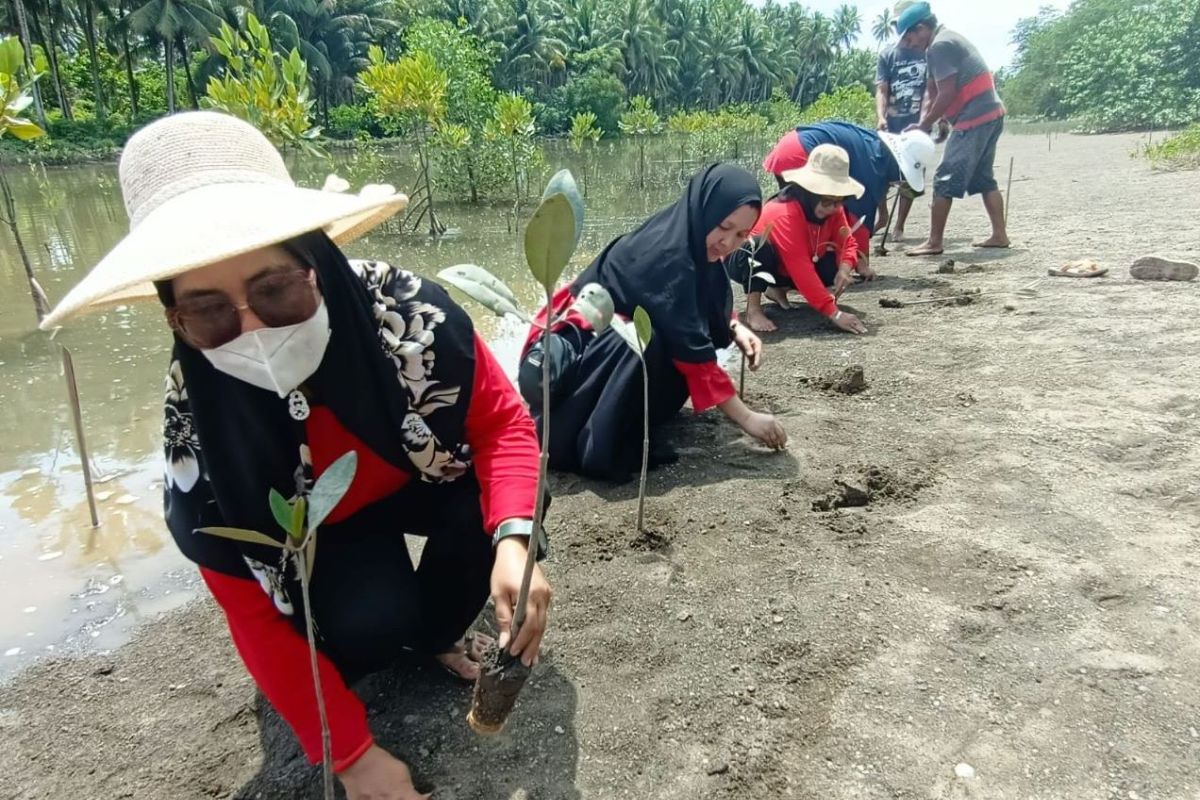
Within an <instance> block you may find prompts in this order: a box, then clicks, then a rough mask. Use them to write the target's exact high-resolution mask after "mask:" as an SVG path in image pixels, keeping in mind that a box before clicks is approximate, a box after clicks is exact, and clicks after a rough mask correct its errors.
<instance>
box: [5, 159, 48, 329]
mask: <svg viewBox="0 0 1200 800" xmlns="http://www.w3.org/2000/svg"><path fill="white" fill-rule="evenodd" d="M0 201H2V202H3V206H4V222H5V224H6V225H8V229H9V230H10V231H12V236H13V241H15V242H16V243H17V253H18V254H19V255H20V256H21V264H22V265H24V267H25V278H26V279H27V280H28V281H29V294H30V296H32V297H33V310H34V313H36V314H37V318H38V322H41V321H42V318H43V317H44V316H46V315H47V314H49V313H50V308H49V306H48V304H47V303H46V295H45V293H43V292H42V290H41V288H40V287H39V286H38V283H37V280H36V279H35V278H34V277H33V264H32V263H31V262H30V260H29V253H28V252H27V251H26V250H25V242H24V241H23V240H22V239H21V231H20V230H19V229H18V228H17V204H16V201H15V200H14V199H13V193H12V188H11V187H10V186H9V185H8V176H7V175H6V174H5V173H4V165H3V163H0Z"/></svg>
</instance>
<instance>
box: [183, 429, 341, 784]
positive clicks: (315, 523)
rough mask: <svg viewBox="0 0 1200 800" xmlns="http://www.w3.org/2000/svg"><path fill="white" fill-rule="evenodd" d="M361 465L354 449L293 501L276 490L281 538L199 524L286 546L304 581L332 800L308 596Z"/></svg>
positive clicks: (286, 556) (216, 532)
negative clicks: (321, 537) (329, 528)
mask: <svg viewBox="0 0 1200 800" xmlns="http://www.w3.org/2000/svg"><path fill="white" fill-rule="evenodd" d="M357 468H358V454H357V453H355V452H354V451H353V450H351V451H350V452H349V453H346V454H345V455H343V456H342V457H341V458H339V459H338V460H337V461H334V462H333V463H332V464H330V465H329V467H328V468H327V469H326V470H325V471H324V472H322V473H321V477H320V478H318V479H317V481H316V483H315V484H314V485H313V487H312V489H310V490H308V491H306V492H305V491H301V492H298V493H297V495H296V497H295V498H294V499H292V500H288V499H286V498H285V497H284V496H283V495H281V494H280V493H279V492H277V491H275V490H274V489H272V490H271V492H270V494H269V495H268V497H267V502H268V503H269V504H270V507H271V515H272V516H273V517H274V518H275V522H276V524H277V525H279V527H280V528H282V529H283V531H284V537H283V539H282V541H281V540H279V539H276V538H274V537H272V536H268V535H267V534H265V533H259V532H258V531H250V530H246V529H244V528H223V527H210V528H200V529H199V531H200V533H206V534H209V535H210V536H220V537H223V538H225V539H232V540H234V541H238V542H246V543H247V544H257V545H263V546H266V547H274V548H276V549H278V550H281V551H282V554H281V556H280V558H281V560H282V562H283V563H284V566H286V564H287V563H289V562H290V563H291V565H292V567H293V569H295V572H296V578H297V579H298V580H299V581H300V595H301V597H302V598H303V601H304V630H305V633H306V634H307V635H308V655H309V668H310V669H311V670H312V679H313V690H314V691H315V693H316V699H317V715H318V716H319V717H320V720H321V767H322V781H323V787H324V792H325V793H324V797H325V800H333V748H332V743H331V741H330V735H329V718H328V717H327V716H326V713H325V696H324V694H323V693H322V692H321V673H320V670H319V669H318V666H317V640H316V628H315V626H314V623H313V618H312V605H311V603H310V601H309V584H310V582H311V581H312V572H313V567H314V566H315V565H316V559H317V529H318V528H319V527H320V526H321V523H323V522H324V521H325V518H326V517H328V516H329V513H330V512H331V511H333V509H334V508H335V507H337V504H338V503H339V502H341V499H342V497H343V496H345V494H346V491H347V490H348V489H349V488H350V484H351V483H352V482H353V481H354V473H355V470H357Z"/></svg>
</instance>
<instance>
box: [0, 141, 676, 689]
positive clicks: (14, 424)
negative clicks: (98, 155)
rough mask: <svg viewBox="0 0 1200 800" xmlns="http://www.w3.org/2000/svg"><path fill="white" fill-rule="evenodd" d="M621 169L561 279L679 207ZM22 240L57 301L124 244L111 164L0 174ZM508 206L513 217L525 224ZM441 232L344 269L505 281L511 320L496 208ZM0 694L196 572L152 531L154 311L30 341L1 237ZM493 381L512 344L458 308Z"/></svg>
mask: <svg viewBox="0 0 1200 800" xmlns="http://www.w3.org/2000/svg"><path fill="white" fill-rule="evenodd" d="M334 161H335V162H336V168H335V169H336V171H337V173H338V174H339V175H342V176H343V177H345V178H347V180H349V181H350V183H351V185H352V187H354V188H355V189H356V188H357V187H358V186H360V185H362V184H363V183H367V182H390V183H393V184H395V185H396V186H398V187H400V188H407V187H409V184H410V181H411V176H412V170H411V167H410V157H409V155H408V154H407V153H405V152H403V151H399V150H391V151H382V152H369V153H355V154H352V155H351V154H345V153H341V154H334ZM546 161H547V165H548V169H547V172H546V173H545V174H544V175H542V176H535V178H534V179H533V180H532V184H533V185H534V187H538V186H540V185H542V184H543V183H544V181H545V179H546V178H547V177H548V175H549V172H550V169H557V168H560V167H570V168H572V169H574V171H575V172H576V174H577V175H578V174H579V172H580V169H579V164H578V160H577V157H576V156H575V155H574V154H573V153H571V152H570V151H569V150H566V149H565V148H557V147H554V146H551V147H550V148H548V150H547V154H546ZM636 163H637V159H636V158H628V157H627V156H626V153H625V152H624V151H623V150H622V149H621V148H620V147H617V146H612V145H609V144H605V145H602V147H601V148H600V150H599V152H598V153H597V154H596V155H595V156H594V159H593V168H592V173H593V174H594V175H595V176H597V177H593V178H592V179H591V181H590V185H589V187H588V190H589V191H588V194H589V196H588V198H587V209H588V217H587V223H586V226H585V232H584V239H583V241H582V243H581V244H580V247H579V251H578V255H577V257H576V260H575V263H574V264H573V265H572V266H571V267H569V268H568V275H570V274H574V272H576V271H578V270H579V269H581V268H582V267H583V266H585V265H586V264H587V262H588V261H589V260H590V259H591V258H592V257H593V256H594V255H595V254H596V253H598V252H599V251H600V249H601V248H602V247H603V246H604V244H605V243H607V242H608V241H609V240H610V239H611V238H612V237H613V236H615V235H617V234H619V233H621V232H624V231H626V230H629V229H631V228H632V227H634V226H636V225H637V224H638V223H639V222H640V221H641V220H642V219H644V218H645V217H646V216H647V215H648V213H649V212H651V211H653V210H654V209H656V208H658V207H659V206H661V205H663V204H665V203H666V202H668V201H670V200H671V199H673V197H674V196H675V195H676V193H677V192H678V191H679V181H678V166H677V165H672V164H670V162H669V160H668V156H666V154H665V151H664V156H663V160H662V161H657V162H652V167H653V165H655V164H657V167H656V168H657V170H658V172H657V173H656V174H655V176H654V177H655V185H654V186H653V187H652V188H649V189H646V190H641V189H637V188H636V179H635V176H634V174H633V172H632V170H634V169H636ZM8 169H9V171H10V178H11V179H12V181H13V183H14V185H15V189H16V194H17V203H18V218H19V225H20V231H21V234H22V237H23V239H24V241H25V246H26V249H27V250H28V252H29V256H30V258H31V261H32V262H33V269H34V272H35V274H36V275H37V277H38V279H39V281H40V282H41V284H42V285H43V287H44V288H45V290H46V292H47V294H48V295H49V296H50V298H51V300H52V301H54V300H57V299H58V298H61V297H62V296H63V294H64V293H65V292H66V291H67V289H68V288H69V287H70V286H71V285H73V284H74V282H76V281H77V280H78V279H79V278H80V277H82V276H83V275H84V274H85V273H86V272H87V270H88V269H89V268H90V267H91V266H92V265H93V264H94V263H95V262H96V261H97V260H98V259H99V258H100V256H102V255H103V253H104V252H106V251H107V250H108V249H109V248H110V247H112V245H113V244H115V243H116V242H117V241H118V240H119V239H120V237H121V236H122V235H124V233H125V231H126V225H127V223H126V216H125V211H124V207H123V205H122V202H121V198H120V193H119V189H118V184H117V171H116V165H115V164H104V165H86V166H73V167H61V168H46V169H44V170H43V169H41V168H40V167H39V168H29V167H9V168H8ZM292 169H293V172H294V174H295V175H296V176H297V179H298V182H300V183H301V184H303V185H307V186H320V185H321V183H322V182H323V180H324V176H325V175H326V174H327V173H328V172H329V171H330V166H329V164H328V162H322V161H319V160H317V159H309V158H304V159H294V161H293V164H292ZM532 206H533V201H532V200H529V201H527V202H526V203H525V206H524V207H523V210H522V212H521V217H522V218H524V217H526V216H527V215H528V214H529V213H530V212H531V210H532ZM442 215H443V216H444V218H445V221H446V222H447V223H448V224H449V225H450V226H451V227H452V228H456V229H458V231H457V233H455V234H454V235H451V236H448V237H446V238H444V239H442V240H441V241H437V242H434V241H431V240H429V239H428V238H426V237H425V236H423V235H420V234H412V233H404V232H401V231H400V230H399V229H398V227H397V226H396V225H391V226H389V227H387V228H386V229H380V230H378V231H375V232H373V233H372V234H371V235H369V236H368V237H366V238H364V239H363V240H360V241H359V242H356V243H355V244H354V245H352V246H351V247H349V248H348V252H349V254H350V255H351V256H352V257H353V256H360V257H368V256H369V257H375V258H381V259H385V260H389V261H391V262H393V263H398V264H402V265H404V266H406V267H409V268H412V269H416V270H417V271H419V272H421V273H422V274H425V275H433V274H435V273H436V272H437V271H438V270H439V269H441V268H443V267H446V266H450V265H452V264H457V263H462V262H472V263H478V264H481V265H483V266H485V267H487V268H489V269H491V270H493V271H494V272H495V273H496V274H497V275H500V276H501V277H503V278H504V279H505V280H507V281H508V282H509V283H510V285H511V286H512V287H513V289H514V291H515V292H516V293H517V295H518V296H519V297H520V298H521V300H522V302H523V303H524V305H525V306H526V307H527V308H533V307H535V306H536V305H537V298H538V297H539V292H540V289H538V288H537V287H536V285H535V284H533V282H532V280H531V279H530V278H529V277H528V274H527V272H526V271H525V267H524V258H523V252H522V247H521V240H520V238H519V236H517V235H516V234H514V233H511V232H510V227H511V216H512V215H511V203H497V204H494V205H477V206H472V205H446V206H444V212H443V214H442ZM0 264H2V265H3V266H2V269H0V409H2V411H0V442H3V447H2V448H0V676H4V675H7V674H11V673H12V672H13V671H14V669H16V668H19V667H21V666H24V665H27V664H29V663H30V662H31V661H32V659H34V658H36V657H37V656H38V655H39V654H44V653H46V652H51V651H62V650H63V649H72V650H77V649H79V648H89V649H91V648H99V649H106V648H111V647H113V646H115V645H116V644H118V643H120V641H121V640H122V639H123V637H124V636H125V635H127V633H128V631H129V629H130V628H131V626H132V624H133V623H135V622H136V621H137V620H138V619H139V618H142V617H145V616H147V615H152V614H155V613H157V612H159V611H161V610H164V609H166V608H170V607H172V606H174V605H176V604H179V603H181V602H183V601H184V600H186V599H188V598H189V597H191V596H192V595H193V593H194V592H195V591H196V585H197V580H198V579H197V576H196V573H195V570H194V569H193V568H192V567H191V566H190V565H188V564H187V563H186V562H185V561H184V560H183V559H182V557H180V556H179V555H178V553H177V552H176V550H175V547H174V545H173V543H172V542H171V540H170V537H169V535H167V533H166V529H165V526H164V524H163V521H162V513H161V475H162V466H161V450H160V442H159V435H160V426H161V401H162V387H163V377H164V373H165V368H166V359H167V352H168V346H169V342H170V336H169V334H168V332H167V330H166V327H165V325H164V324H163V323H162V312H161V309H160V308H159V307H158V306H157V304H154V303H145V304H142V305H135V306H127V307H126V306H122V307H118V308H115V309H111V310H107V311H105V312H103V313H98V314H94V315H91V316H88V317H84V318H82V319H80V320H78V321H74V322H72V323H71V324H70V325H69V326H68V327H67V328H65V329H63V330H62V331H60V332H59V334H58V335H57V337H56V339H55V341H53V342H52V341H51V340H50V338H49V337H48V336H47V335H46V334H43V333H40V332H38V331H37V330H36V325H35V316H34V312H33V306H32V302H31V300H30V296H29V289H28V285H27V283H26V279H25V276H24V271H23V268H22V266H21V261H20V259H19V257H18V254H17V250H16V247H15V243H14V241H13V239H12V237H11V235H10V233H9V231H8V230H7V229H6V228H5V229H3V230H0ZM466 305H467V307H468V308H469V309H470V310H471V313H472V314H473V315H474V316H475V319H476V321H477V323H478V325H479V327H480V329H481V330H482V331H483V332H484V335H485V336H486V337H487V338H488V340H489V341H490V342H492V343H493V347H494V348H495V349H496V350H497V353H498V354H499V355H500V357H501V359H502V360H503V361H504V362H505V364H506V366H508V367H509V368H510V369H511V368H513V367H514V366H515V358H516V342H517V336H518V334H519V333H520V331H519V329H518V327H517V326H515V325H513V324H511V321H504V322H502V321H500V320H497V319H496V318H494V317H491V316H490V315H487V314H486V313H483V312H482V311H481V309H480V308H479V307H478V306H475V305H474V304H472V303H469V302H468V303H466ZM56 343H60V344H64V345H66V346H67V347H69V348H70V349H71V351H72V353H73V354H74V360H75V367H76V371H77V374H78V380H79V391H80V395H81V398H82V402H83V407H84V425H85V429H86V435H87V445H88V448H89V450H90V452H91V455H92V463H93V472H94V473H95V474H96V475H97V477H98V479H99V481H100V482H99V483H98V484H97V487H96V488H97V492H98V497H99V498H101V500H100V502H99V510H100V518H101V526H100V527H99V528H95V529H93V528H92V526H91V523H90V520H89V519H88V511H87V503H86V497H85V494H84V487H83V476H82V471H81V468H80V465H79V457H78V455H77V451H76V445H75V440H74V435H73V433H72V429H71V417H70V411H69V408H68V406H67V403H66V389H65V384H64V381H63V379H62V376H61V368H60V362H59V355H58V351H57V348H56Z"/></svg>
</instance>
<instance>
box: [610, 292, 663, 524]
mask: <svg viewBox="0 0 1200 800" xmlns="http://www.w3.org/2000/svg"><path fill="white" fill-rule="evenodd" d="M612 327H613V330H615V331H616V332H617V334H618V335H619V336H620V337H621V338H622V339H624V340H625V344H627V345H629V348H630V349H631V350H633V352H635V353H637V357H638V361H640V362H641V363H642V476H641V479H640V480H639V481H638V513H637V529H638V533H645V532H646V527H645V525H644V524H643V520H644V519H645V511H646V472H647V471H648V470H649V468H650V371H649V370H648V369H647V368H646V348H647V347H649V346H650V338H651V337H652V336H653V335H654V329H653V327H652V326H651V324H650V315H649V314H647V313H646V309H644V308H642V307H641V306H638V307H637V308H635V309H634V310H633V322H626V321H625V320H624V319H621V318H620V317H613V320H612Z"/></svg>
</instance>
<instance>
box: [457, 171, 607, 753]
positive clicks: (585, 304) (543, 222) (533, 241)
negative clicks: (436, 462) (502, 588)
mask: <svg viewBox="0 0 1200 800" xmlns="http://www.w3.org/2000/svg"><path fill="white" fill-rule="evenodd" d="M582 233H583V198H581V197H580V196H579V189H578V187H577V186H576V185H575V179H574V178H573V177H572V176H571V173H570V172H569V171H568V170H561V171H559V172H558V173H556V174H555V175H554V177H553V178H551V179H550V182H549V183H548V184H547V185H546V190H545V191H544V192H543V193H542V199H541V202H540V204H539V205H538V207H537V210H535V211H534V213H533V217H532V218H531V219H530V220H529V224H528V225H527V226H526V228H525V261H526V263H527V264H528V266H529V272H530V273H531V274H532V275H533V277H534V280H536V281H537V283H538V284H539V285H540V286H541V287H542V290H543V291H544V292H545V298H546V319H545V320H544V321H543V322H541V323H537V324H538V327H539V328H540V330H541V346H542V353H543V357H542V430H541V434H542V449H541V458H540V459H539V463H538V481H537V498H536V500H535V503H534V512H533V537H534V538H533V539H532V540H531V541H530V543H529V556H528V559H527V560H526V562H525V573H524V576H523V578H522V580H521V590H520V593H519V594H518V596H517V606H516V609H514V611H513V620H512V630H511V636H512V638H513V639H515V638H516V636H517V632H518V631H519V630H520V629H521V625H523V624H524V622H525V606H526V603H527V601H528V599H529V583H530V580H531V579H532V577H533V567H534V564H535V563H537V553H538V550H539V547H538V542H539V541H541V540H543V539H544V536H545V533H544V531H543V528H542V519H543V517H544V515H545V501H546V472H547V466H548V464H549V460H550V455H549V453H550V449H549V448H550V359H549V358H548V357H547V354H548V353H549V352H550V335H551V331H552V330H553V328H554V326H555V325H556V324H557V323H558V322H560V321H561V320H562V319H564V318H565V317H566V314H567V313H569V312H570V311H571V310H575V311H577V312H578V313H580V314H581V315H583V316H584V317H585V318H586V319H587V320H588V321H589V323H590V324H591V325H592V328H593V329H594V330H595V331H596V333H597V334H599V333H601V332H603V331H604V330H605V329H606V328H607V327H608V322H609V320H610V319H611V317H612V308H613V304H612V298H611V297H610V296H609V294H608V292H607V291H606V290H605V289H604V288H603V287H601V286H600V285H599V284H588V285H587V286H585V287H584V288H583V290H582V291H581V292H580V295H579V297H578V298H576V300H575V301H574V303H573V304H572V305H571V307H570V308H568V309H564V310H563V311H562V312H560V313H558V314H556V313H555V309H554V303H553V300H554V290H555V288H556V287H557V286H558V281H559V278H561V277H562V273H563V270H565V269H566V267H567V263H568V262H569V261H570V260H571V256H572V255H573V254H574V253H575V248H576V247H577V246H578V244H579V238H580V236H581V235H582ZM438 278H440V279H441V280H443V281H445V282H446V283H448V284H450V285H451V286H454V287H455V288H457V289H458V290H459V291H461V292H463V293H464V294H465V295H467V296H468V297H470V298H471V299H472V300H475V301H476V302H477V303H479V304H480V305H482V306H484V307H485V308H487V309H488V310H490V311H491V312H492V313H494V314H496V315H497V316H501V317H503V316H506V315H509V314H511V315H513V316H515V317H517V318H518V319H520V320H522V321H524V322H532V318H531V316H530V315H529V314H527V313H525V312H524V311H522V310H521V308H520V306H518V305H517V299H516V295H514V294H513V292H512V290H511V289H509V288H508V286H507V285H505V283H504V281H502V280H500V279H499V278H497V277H496V276H494V275H492V274H491V273H490V272H488V271H487V270H485V269H484V268H482V267H479V266H476V265H474V264H459V265H457V266H454V267H449V268H447V269H444V270H442V271H441V272H439V273H438ZM528 677H529V669H528V668H527V667H526V666H525V665H524V664H522V663H521V661H520V660H519V659H515V658H513V657H512V656H511V655H510V654H509V653H507V652H499V651H498V650H497V651H494V652H490V653H488V654H486V655H485V656H484V668H483V669H482V670H480V675H479V680H478V681H476V683H475V693H474V697H473V700H472V704H471V711H470V713H469V714H468V715H467V722H468V723H469V724H470V726H471V728H472V730H474V731H475V732H476V733H480V734H484V735H491V734H495V733H499V732H500V731H501V730H503V729H504V723H505V721H506V720H507V719H508V715H509V713H510V712H511V711H512V707H513V704H514V703H516V699H517V695H518V694H519V693H520V690H521V687H522V686H523V685H524V683H525V680H526V678H528Z"/></svg>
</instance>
